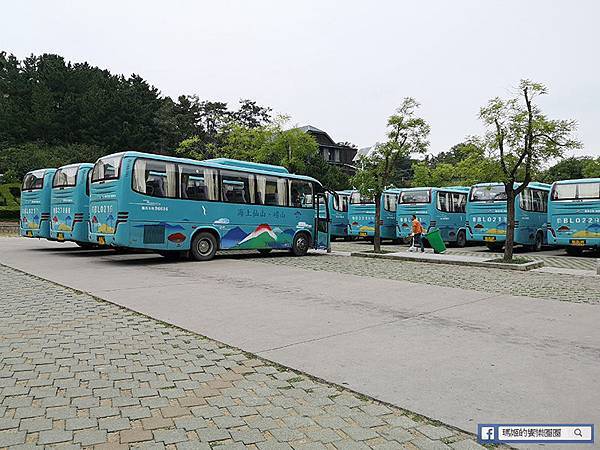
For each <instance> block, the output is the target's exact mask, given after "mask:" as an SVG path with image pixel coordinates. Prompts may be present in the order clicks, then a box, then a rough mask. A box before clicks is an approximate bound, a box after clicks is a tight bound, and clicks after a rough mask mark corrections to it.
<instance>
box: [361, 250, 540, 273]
mask: <svg viewBox="0 0 600 450" xmlns="http://www.w3.org/2000/svg"><path fill="white" fill-rule="evenodd" d="M350 256H358V257H361V258H379V259H392V260H396V261H413V262H423V263H432V264H449V265H453V266H471V267H487V268H490V267H491V268H494V269H504V270H518V271H521V272H526V271H529V270H533V269H539V268H540V267H544V261H530V262H527V263H524V264H505V263H499V262H492V261H488V260H485V259H482V260H481V261H473V260H467V259H464V260H460V259H458V258H456V259H453V260H447V259H445V260H444V259H433V258H422V257H420V256H418V255H408V254H407V255H398V254H389V253H388V254H385V253H383V254H375V253H366V252H352V253H350Z"/></svg>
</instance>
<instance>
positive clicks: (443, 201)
mask: <svg viewBox="0 0 600 450" xmlns="http://www.w3.org/2000/svg"><path fill="white" fill-rule="evenodd" d="M437 209H439V210H440V211H443V212H448V211H449V210H448V194H447V193H446V192H439V191H438V193H437Z"/></svg>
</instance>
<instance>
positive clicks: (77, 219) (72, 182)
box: [50, 163, 94, 247]
mask: <svg viewBox="0 0 600 450" xmlns="http://www.w3.org/2000/svg"><path fill="white" fill-rule="evenodd" d="M93 167H94V165H93V164H89V163H81V164H70V165H68V166H63V167H60V168H59V169H58V170H57V171H56V172H55V173H54V178H53V180H52V195H51V201H50V206H51V210H50V237H51V238H52V239H56V240H57V241H61V242H62V241H73V242H75V243H76V244H77V245H79V246H80V247H91V246H93V245H92V244H93V243H92V242H91V241H90V240H89V232H90V211H89V204H90V184H89V176H90V172H91V170H92V168H93Z"/></svg>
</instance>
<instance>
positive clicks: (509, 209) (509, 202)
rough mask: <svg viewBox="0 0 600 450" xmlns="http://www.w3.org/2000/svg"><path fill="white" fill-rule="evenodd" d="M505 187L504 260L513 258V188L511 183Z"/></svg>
mask: <svg viewBox="0 0 600 450" xmlns="http://www.w3.org/2000/svg"><path fill="white" fill-rule="evenodd" d="M505 189H506V242H505V244H504V262H511V261H512V259H513V248H514V246H515V190H514V187H513V183H510V186H508V185H507V186H505Z"/></svg>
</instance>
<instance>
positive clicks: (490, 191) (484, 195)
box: [469, 184, 506, 202]
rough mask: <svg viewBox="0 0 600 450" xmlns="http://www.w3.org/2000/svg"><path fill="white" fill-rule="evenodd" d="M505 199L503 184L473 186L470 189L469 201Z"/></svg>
mask: <svg viewBox="0 0 600 450" xmlns="http://www.w3.org/2000/svg"><path fill="white" fill-rule="evenodd" d="M499 200H506V192H505V189H504V185H502V184H496V185H494V186H474V187H473V188H472V189H471V196H470V198H469V201H471V202H493V201H499Z"/></svg>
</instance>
